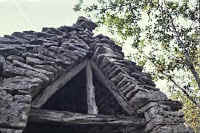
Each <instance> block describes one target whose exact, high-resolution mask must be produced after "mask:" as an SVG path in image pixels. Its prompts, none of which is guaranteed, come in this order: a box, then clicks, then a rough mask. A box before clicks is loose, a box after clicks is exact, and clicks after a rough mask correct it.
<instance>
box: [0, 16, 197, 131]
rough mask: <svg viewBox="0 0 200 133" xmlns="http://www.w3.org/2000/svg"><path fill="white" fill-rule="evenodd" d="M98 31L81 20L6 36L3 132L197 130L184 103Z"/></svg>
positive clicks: (2, 48)
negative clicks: (186, 116)
mask: <svg viewBox="0 0 200 133" xmlns="http://www.w3.org/2000/svg"><path fill="white" fill-rule="evenodd" d="M95 27H97V25H96V24H95V23H93V22H91V21H90V20H88V19H86V18H84V17H80V18H79V19H78V21H77V22H76V24H74V25H73V26H71V27H68V26H63V27H60V28H43V29H42V31H41V32H34V31H24V32H15V33H13V34H12V35H5V36H4V37H1V38H0V133H22V132H23V133H36V132H37V133H42V132H50V133H51V132H52V133H53V132H59V133H62V132H63V133H64V132H68V133H70V132H71V133H72V132H73V133H76V132H77V133H112V132H113V133H114V132H115V133H193V131H192V130H191V129H190V128H189V127H187V126H186V125H184V119H183V113H182V112H180V111H179V110H180V109H181V107H182V104H181V103H180V102H178V101H172V100H170V99H168V98H167V96H166V95H165V94H163V93H162V92H161V91H160V90H159V89H157V88H156V87H155V84H154V82H153V81H152V79H151V76H150V75H149V74H147V73H144V72H142V67H140V66H137V65H136V63H134V62H131V61H129V60H126V59H124V54H123V53H122V48H121V47H119V46H117V45H116V44H115V43H114V41H112V40H111V39H109V38H108V37H107V36H104V35H97V36H94V34H93V33H92V30H93V29H95Z"/></svg>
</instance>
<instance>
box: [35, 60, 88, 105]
mask: <svg viewBox="0 0 200 133" xmlns="http://www.w3.org/2000/svg"><path fill="white" fill-rule="evenodd" d="M87 62H88V61H87V60H84V61H83V62H82V63H80V64H79V65H77V66H75V67H74V68H73V69H71V71H69V72H67V73H64V74H63V75H62V76H61V77H60V78H58V79H57V80H56V81H55V82H53V83H52V84H50V85H49V86H48V87H47V88H45V89H44V91H42V92H41V93H40V94H39V95H38V96H37V97H36V98H35V99H34V100H33V102H32V107H34V108H40V107H41V106H42V105H44V104H45V103H46V102H47V100H48V99H49V98H50V97H51V96H52V95H53V94H55V92H56V91H58V90H59V89H60V88H62V87H63V86H64V85H65V84H66V83H67V82H68V81H70V80H71V79H72V78H73V77H75V76H76V75H77V74H78V73H79V72H80V71H81V70H83V69H84V68H85V67H86V65H87Z"/></svg>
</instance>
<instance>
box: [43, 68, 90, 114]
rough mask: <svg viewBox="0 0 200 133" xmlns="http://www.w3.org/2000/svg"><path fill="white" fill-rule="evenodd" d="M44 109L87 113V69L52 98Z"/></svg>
mask: <svg viewBox="0 0 200 133" xmlns="http://www.w3.org/2000/svg"><path fill="white" fill-rule="evenodd" d="M42 109H48V110H57V111H70V112H77V113H87V93H86V72H85V69H83V70H82V71H81V72H79V73H78V74H77V75H76V76H75V77H74V78H72V79H71V80H70V81H68V82H67V83H66V84H65V85H64V87H62V88H60V89H59V90H58V91H57V92H56V93H55V94H54V95H53V96H51V98H50V99H48V101H47V102H46V103H45V104H44V105H43V106H42Z"/></svg>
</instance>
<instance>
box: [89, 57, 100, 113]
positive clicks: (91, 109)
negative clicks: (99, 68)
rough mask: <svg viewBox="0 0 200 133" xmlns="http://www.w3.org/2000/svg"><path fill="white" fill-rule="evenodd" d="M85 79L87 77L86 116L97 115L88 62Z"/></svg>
mask: <svg viewBox="0 0 200 133" xmlns="http://www.w3.org/2000/svg"><path fill="white" fill-rule="evenodd" d="M86 77H87V85H86V86H87V104H88V114H98V107H97V105H96V100H95V88H94V84H93V81H92V80H93V75H92V68H91V65H90V62H89V61H88V64H87V67H86Z"/></svg>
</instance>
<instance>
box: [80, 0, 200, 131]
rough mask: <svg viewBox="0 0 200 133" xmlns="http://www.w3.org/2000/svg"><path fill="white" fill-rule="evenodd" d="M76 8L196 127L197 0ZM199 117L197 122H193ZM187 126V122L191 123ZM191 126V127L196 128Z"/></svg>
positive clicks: (117, 1) (199, 104)
mask: <svg viewBox="0 0 200 133" xmlns="http://www.w3.org/2000/svg"><path fill="white" fill-rule="evenodd" d="M83 3H84V1H82V4H79V5H77V7H78V8H76V9H81V7H82V10H83V11H85V12H86V13H87V15H89V16H92V17H95V18H96V19H97V20H98V23H99V24H103V25H106V26H107V27H108V29H109V31H110V32H111V33H113V34H117V37H121V39H122V40H124V41H125V40H129V42H128V43H127V44H126V45H129V44H130V45H132V47H133V49H134V50H133V51H129V52H130V55H129V58H131V59H132V60H134V61H135V62H137V63H138V64H140V65H142V66H143V67H144V70H145V71H148V72H149V73H152V74H153V77H154V79H155V80H165V81H167V84H166V85H165V86H163V85H162V88H165V89H166V88H168V92H170V95H171V96H173V97H175V98H177V99H179V100H181V101H182V102H183V103H184V105H185V106H184V112H185V114H186V121H187V122H188V123H189V124H190V125H192V127H194V128H197V127H198V126H196V125H199V121H200V117H199V115H200V113H199V111H198V110H200V78H199V73H200V43H199V42H200V15H199V12H200V9H199V8H200V3H199V1H198V0H179V1H178V0H97V1H96V2H94V3H93V4H91V5H86V6H84V4H83ZM197 115H198V117H197ZM191 121H192V122H191ZM195 124H196V125H195Z"/></svg>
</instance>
